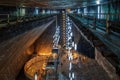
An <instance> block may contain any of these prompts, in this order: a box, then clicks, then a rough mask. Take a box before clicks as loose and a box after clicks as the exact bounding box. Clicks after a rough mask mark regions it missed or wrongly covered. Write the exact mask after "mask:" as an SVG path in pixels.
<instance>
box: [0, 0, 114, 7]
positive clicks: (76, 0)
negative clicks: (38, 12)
mask: <svg viewBox="0 0 120 80" xmlns="http://www.w3.org/2000/svg"><path fill="white" fill-rule="evenodd" d="M97 1H99V2H100V3H101V4H104V3H108V2H110V0H0V5H7V6H26V7H45V8H79V7H83V6H90V5H95V4H96V2H97ZM112 1H115V0H112Z"/></svg>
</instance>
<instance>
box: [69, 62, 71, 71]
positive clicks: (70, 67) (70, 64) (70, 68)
mask: <svg viewBox="0 0 120 80" xmlns="http://www.w3.org/2000/svg"><path fill="white" fill-rule="evenodd" d="M71 69H72V63H71V62H70V67H69V70H71Z"/></svg>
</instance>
